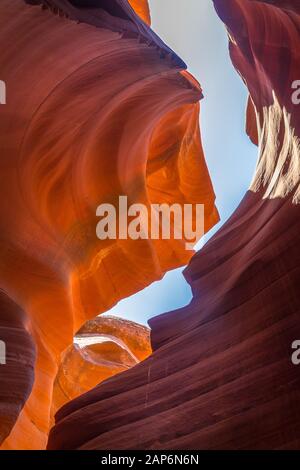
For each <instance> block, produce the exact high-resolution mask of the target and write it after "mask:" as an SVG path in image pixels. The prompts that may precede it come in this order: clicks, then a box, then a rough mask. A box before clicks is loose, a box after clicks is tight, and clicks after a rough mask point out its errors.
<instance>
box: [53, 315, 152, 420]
mask: <svg viewBox="0 0 300 470" xmlns="http://www.w3.org/2000/svg"><path fill="white" fill-rule="evenodd" d="M150 354H151V346H150V330H149V329H148V328H146V327H144V326H142V325H138V324H137V323H134V322H131V321H128V320H122V319H120V318H116V317H110V316H109V317H107V316H104V317H98V318H96V319H95V320H90V321H89V322H87V323H86V324H85V325H84V326H83V327H82V328H81V329H80V331H79V332H78V333H77V335H76V337H75V344H74V345H72V346H69V348H68V349H67V350H66V352H65V353H64V354H63V359H62V363H61V365H60V368H59V370H58V374H57V376H56V379H55V383H54V389H53V403H52V412H53V414H54V413H55V412H56V411H57V410H58V409H59V408H60V407H61V406H62V405H64V404H65V403H66V402H68V401H70V400H72V399H73V398H76V397H77V396H79V395H82V394H83V393H85V392H87V391H89V390H90V389H91V388H93V387H95V386H96V385H98V384H99V383H100V382H102V381H103V380H106V379H108V378H109V377H112V376H113V375H115V374H118V373H120V372H124V371H125V370H127V369H130V368H131V367H133V366H135V365H136V364H138V363H139V362H140V361H141V360H143V359H146V357H147V356H149V355H150Z"/></svg>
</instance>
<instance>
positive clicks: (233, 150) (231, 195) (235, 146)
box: [107, 0, 257, 323]
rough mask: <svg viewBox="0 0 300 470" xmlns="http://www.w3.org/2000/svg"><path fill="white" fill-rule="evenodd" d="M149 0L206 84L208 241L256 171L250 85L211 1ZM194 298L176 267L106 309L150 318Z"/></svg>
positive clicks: (164, 33) (159, 26) (168, 36)
mask: <svg viewBox="0 0 300 470" xmlns="http://www.w3.org/2000/svg"><path fill="white" fill-rule="evenodd" d="M149 3H150V8H151V15H152V28H153V29H154V30H155V31H156V32H157V33H158V34H159V35H160V37H161V38H162V39H163V40H164V41H165V42H166V43H167V44H168V45H169V46H170V47H171V48H172V49H173V50H174V51H175V52H177V53H178V55H179V56H181V57H182V58H183V60H184V61H185V62H186V64H187V65H188V69H189V71H190V72H191V73H192V74H193V75H194V76H195V77H196V78H197V79H198V80H199V82H200V83H201V85H202V87H203V92H204V100H203V101H202V103H201V134H202V142H203V146H204V152H205V157H206V162H207V165H208V168H209V172H210V175H211V178H212V182H213V185H214V190H215V193H216V196H217V207H218V209H219V212H220V216H221V222H220V223H219V224H218V225H217V226H216V227H214V228H213V230H212V231H211V232H210V233H209V234H207V235H206V240H207V239H208V238H209V237H210V236H212V234H213V233H215V231H216V230H217V229H218V228H220V226H221V225H222V224H223V223H224V222H225V221H226V220H227V219H228V217H229V216H230V215H231V214H232V212H233V211H234V209H235V208H236V207H237V206H238V204H239V202H240V201H241V199H242V197H243V195H244V194H245V192H246V191H247V189H248V187H249V184H250V181H251V178H252V174H253V173H254V168H255V164H256V159H257V148H256V147H255V146H254V145H253V144H251V142H250V141H249V139H248V137H247V135H246V133H245V109H246V101H247V90H246V87H245V86H244V84H243V83H242V80H241V78H240V77H239V76H238V74H237V72H236V71H235V70H234V68H233V66H232V63H231V61H230V57H229V53H228V39H227V34H226V30H225V28H224V25H223V24H222V23H221V21H220V20H219V18H218V17H217V15H216V13H215V10H214V7H213V5H212V1H211V0H201V1H199V0H185V1H182V0H150V2H149ZM142 262H143V260H141V263H142ZM190 300H191V291H190V287H189V285H188V284H187V283H186V281H185V279H184V278H183V276H182V269H177V270H174V271H171V272H169V273H167V274H166V275H165V277H164V279H163V280H161V281H159V282H155V283H153V284H152V285H151V286H149V287H147V288H146V289H144V290H143V291H141V292H139V293H137V294H135V295H133V296H131V297H129V298H127V299H124V300H122V301H121V302H119V304H118V305H117V306H115V307H114V308H113V309H111V310H110V311H109V312H107V313H108V314H110V315H115V316H119V317H122V318H126V319H129V320H133V321H136V322H138V323H147V320H148V319H149V318H151V317H153V316H156V315H159V314H160V313H164V312H168V311H171V310H175V309H177V308H180V307H182V306H184V305H186V304H188V303H189V301H190Z"/></svg>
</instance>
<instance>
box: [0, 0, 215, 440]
mask: <svg viewBox="0 0 300 470" xmlns="http://www.w3.org/2000/svg"><path fill="white" fill-rule="evenodd" d="M133 8H136V9H137V12H138V13H140V14H141V15H142V17H143V18H144V20H145V21H143V20H142V19H141V18H140V17H139V16H138V15H137V14H136V13H135V11H134V9H133ZM149 21H150V18H149V11H148V6H147V2H146V1H142V2H138V1H130V3H128V2H127V0H109V1H106V0H88V1H81V0H72V1H71V0H70V1H69V0H26V1H23V0H1V4H0V44H1V58H0V71H1V80H3V81H4V82H5V84H6V87H7V104H6V105H3V106H2V105H1V107H0V148H1V163H0V164H1V170H0V211H1V222H0V253H1V263H0V288H1V289H2V291H3V302H4V304H3V306H2V304H1V310H0V328H1V331H0V333H1V335H2V332H3V328H5V332H4V333H3V337H4V339H5V340H6V341H7V349H8V351H9V363H8V367H7V368H5V366H1V375H0V397H1V402H0V416H1V421H3V423H4V424H3V425H1V428H0V439H1V442H3V441H4V442H3V445H2V448H4V449H41V448H44V447H45V446H46V442H47V438H48V431H49V426H50V410H51V404H52V396H53V383H54V380H55V377H56V374H57V371H58V367H59V365H60V363H61V355H62V353H63V352H64V351H65V350H66V349H67V348H68V346H70V345H71V344H72V342H73V337H74V335H75V333H76V332H77V331H78V329H79V328H80V327H81V326H82V325H83V324H84V323H85V322H86V321H87V320H89V319H91V318H94V317H96V316H97V315H98V314H99V313H102V312H104V311H106V310H108V309H109V308H110V307H112V306H113V305H114V304H115V303H116V302H118V301H119V300H120V299H122V298H124V297H126V296H128V295H131V294H133V293H135V292H137V291H138V290H140V289H142V288H144V287H145V286H147V285H148V284H150V283H151V282H153V281H154V280H157V279H160V278H161V277H162V276H163V274H164V273H165V272H166V271H168V270H169V269H172V268H175V267H178V266H181V265H184V264H186V263H187V262H188V261H189V259H190V258H191V256H192V254H193V252H192V251H186V249H185V243H184V241H180V240H174V239H173V240H163V241H160V240H154V241H150V240H137V241H134V240H130V239H128V240H104V241H103V240H99V239H98V238H97V236H96V225H97V222H98V219H97V217H96V209H97V207H98V206H99V205H100V204H101V203H111V204H116V203H117V201H118V198H119V196H120V195H125V196H127V197H128V200H129V203H130V204H132V203H143V204H145V205H146V206H147V207H149V206H150V204H152V203H163V202H166V203H173V202H176V203H179V204H181V205H183V204H185V203H204V204H205V207H206V212H205V228H206V230H208V229H209V228H210V227H211V226H212V225H214V223H215V222H216V221H217V220H218V214H217V211H216V209H215V205H214V200H215V197H214V193H213V189H212V185H211V182H210V178H209V174H208V171H207V167H206V164H205V161H204V157H203V152H202V147H201V139H200V132H199V99H200V98H201V97H202V93H201V88H200V86H199V84H198V83H197V82H196V81H195V80H194V79H193V78H192V77H190V76H189V75H188V74H187V73H184V70H185V64H184V63H183V61H182V60H181V59H179V58H178V57H177V56H176V54H175V53H174V52H173V51H171V50H170V49H169V48H168V47H167V46H166V45H165V44H164V43H163V42H162V41H161V40H160V39H159V38H158V37H157V36H156V35H155V34H154V33H153V31H152V30H151V29H150V27H149V25H148V24H147V23H149ZM1 299H2V297H1ZM1 302H2V300H1ZM15 311H20V312H23V316H24V318H22V320H21V319H19V317H18V314H17V313H16V315H15V314H14V312H15ZM3 325H4V326H3ZM13 355H17V357H18V358H17V359H16V360H14V361H15V362H14V364H13V363H12V362H11V360H13V359H11V358H12V356H13ZM33 364H34V369H33ZM17 365H18V367H16V366H17ZM2 367H3V368H2ZM10 367H12V369H11V368H10ZM11 372H13V377H12V375H11ZM14 390H16V393H15V392H14ZM30 391H31V393H30ZM29 394H30V396H29ZM28 396H29V398H28ZM25 402H26V403H25ZM24 403H25V406H24V407H23V405H24ZM16 420H17V421H16Z"/></svg>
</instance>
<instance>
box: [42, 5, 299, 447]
mask: <svg viewBox="0 0 300 470" xmlns="http://www.w3.org/2000/svg"><path fill="white" fill-rule="evenodd" d="M214 4H215V8H216V11H217V13H218V15H219V16H220V18H221V19H222V20H223V22H224V23H225V25H226V26H227V29H228V33H229V42H230V53H231V57H232V61H233V63H234V65H235V67H236V69H237V70H238V72H239V73H240V74H241V76H242V78H243V79H244V81H245V83H246V85H247V87H248V89H249V92H250V96H251V99H250V101H249V105H248V110H247V116H248V125H247V131H248V133H249V134H250V137H251V138H252V140H253V141H254V142H258V144H259V160H258V165H257V170H256V174H255V176H254V178H253V182H252V184H251V187H250V189H249V191H248V192H247V194H246V195H245V198H244V199H243V201H242V202H241V204H240V206H239V207H238V209H237V210H236V212H235V213H234V214H233V215H232V217H231V218H230V220H229V221H228V222H227V223H226V224H225V225H224V226H223V227H222V228H221V230H220V231H219V232H218V233H217V234H216V235H215V236H214V237H213V238H212V239H211V240H210V241H209V242H208V243H207V244H206V246H205V247H204V249H202V250H201V251H200V252H199V253H198V254H197V255H196V256H194V257H193V259H192V261H191V262H190V264H189V266H188V267H187V269H186V271H185V276H186V279H187V280H188V282H189V283H190V285H191V287H192V290H193V300H192V302H191V303H190V305H188V306H187V307H185V308H183V309H181V310H179V311H176V312H170V313H167V314H165V315H162V316H159V317H156V318H153V319H152V320H151V322H150V326H151V328H152V334H151V339H152V346H153V348H154V352H153V354H152V355H151V356H150V357H149V358H148V359H146V360H145V361H144V362H142V363H140V364H139V365H137V366H136V367H134V368H132V369H130V370H129V371H127V372H125V373H123V374H121V375H118V376H115V377H113V378H111V379H109V380H107V381H106V382H105V383H102V384H101V385H99V386H97V387H96V388H94V389H93V390H92V391H90V392H88V393H86V394H85V395H83V396H81V397H80V398H77V399H75V400H74V401H72V402H70V403H69V404H67V405H65V406H64V407H63V408H62V409H61V410H60V411H59V412H58V413H57V416H56V426H55V427H54V428H53V429H52V432H51V435H50V440H49V448H50V449H132V448H134V449H220V448H223V449H224V448H225V449H260V448H265V449H266V448H270V449H296V448H297V449H299V448H300V413H299V409H300V376H299V370H298V369H297V367H295V366H294V365H293V364H292V362H291V344H292V342H293V341H294V340H295V339H299V337H300V323H299V314H300V295H299V285H300V250H299V242H300V210H299V203H300V189H299V180H300V159H299V149H300V141H299V139H300V106H299V105H298V106H297V105H295V104H294V103H293V101H292V83H293V81H295V80H299V79H300V75H299V74H300V52H299V51H300V48H299V45H300V4H299V2H297V1H288V0H286V1H285V0H272V1H271V0H269V1H258V0H257V1H255V0H226V1H223V0H215V1H214ZM199 25H200V19H199ZM199 27H201V26H199ZM216 79H217V77H216ZM241 158H243V155H241ZM224 164H226V162H224ZM78 429H80V432H78V431H74V430H78Z"/></svg>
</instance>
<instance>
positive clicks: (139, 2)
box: [129, 0, 151, 24]
mask: <svg viewBox="0 0 300 470" xmlns="http://www.w3.org/2000/svg"><path fill="white" fill-rule="evenodd" d="M129 3H130V5H131V6H132V8H134V10H135V11H136V13H137V14H138V15H139V16H140V17H141V18H142V19H143V20H144V21H145V22H146V23H148V24H150V23H151V17H150V8H149V4H148V0H129Z"/></svg>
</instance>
